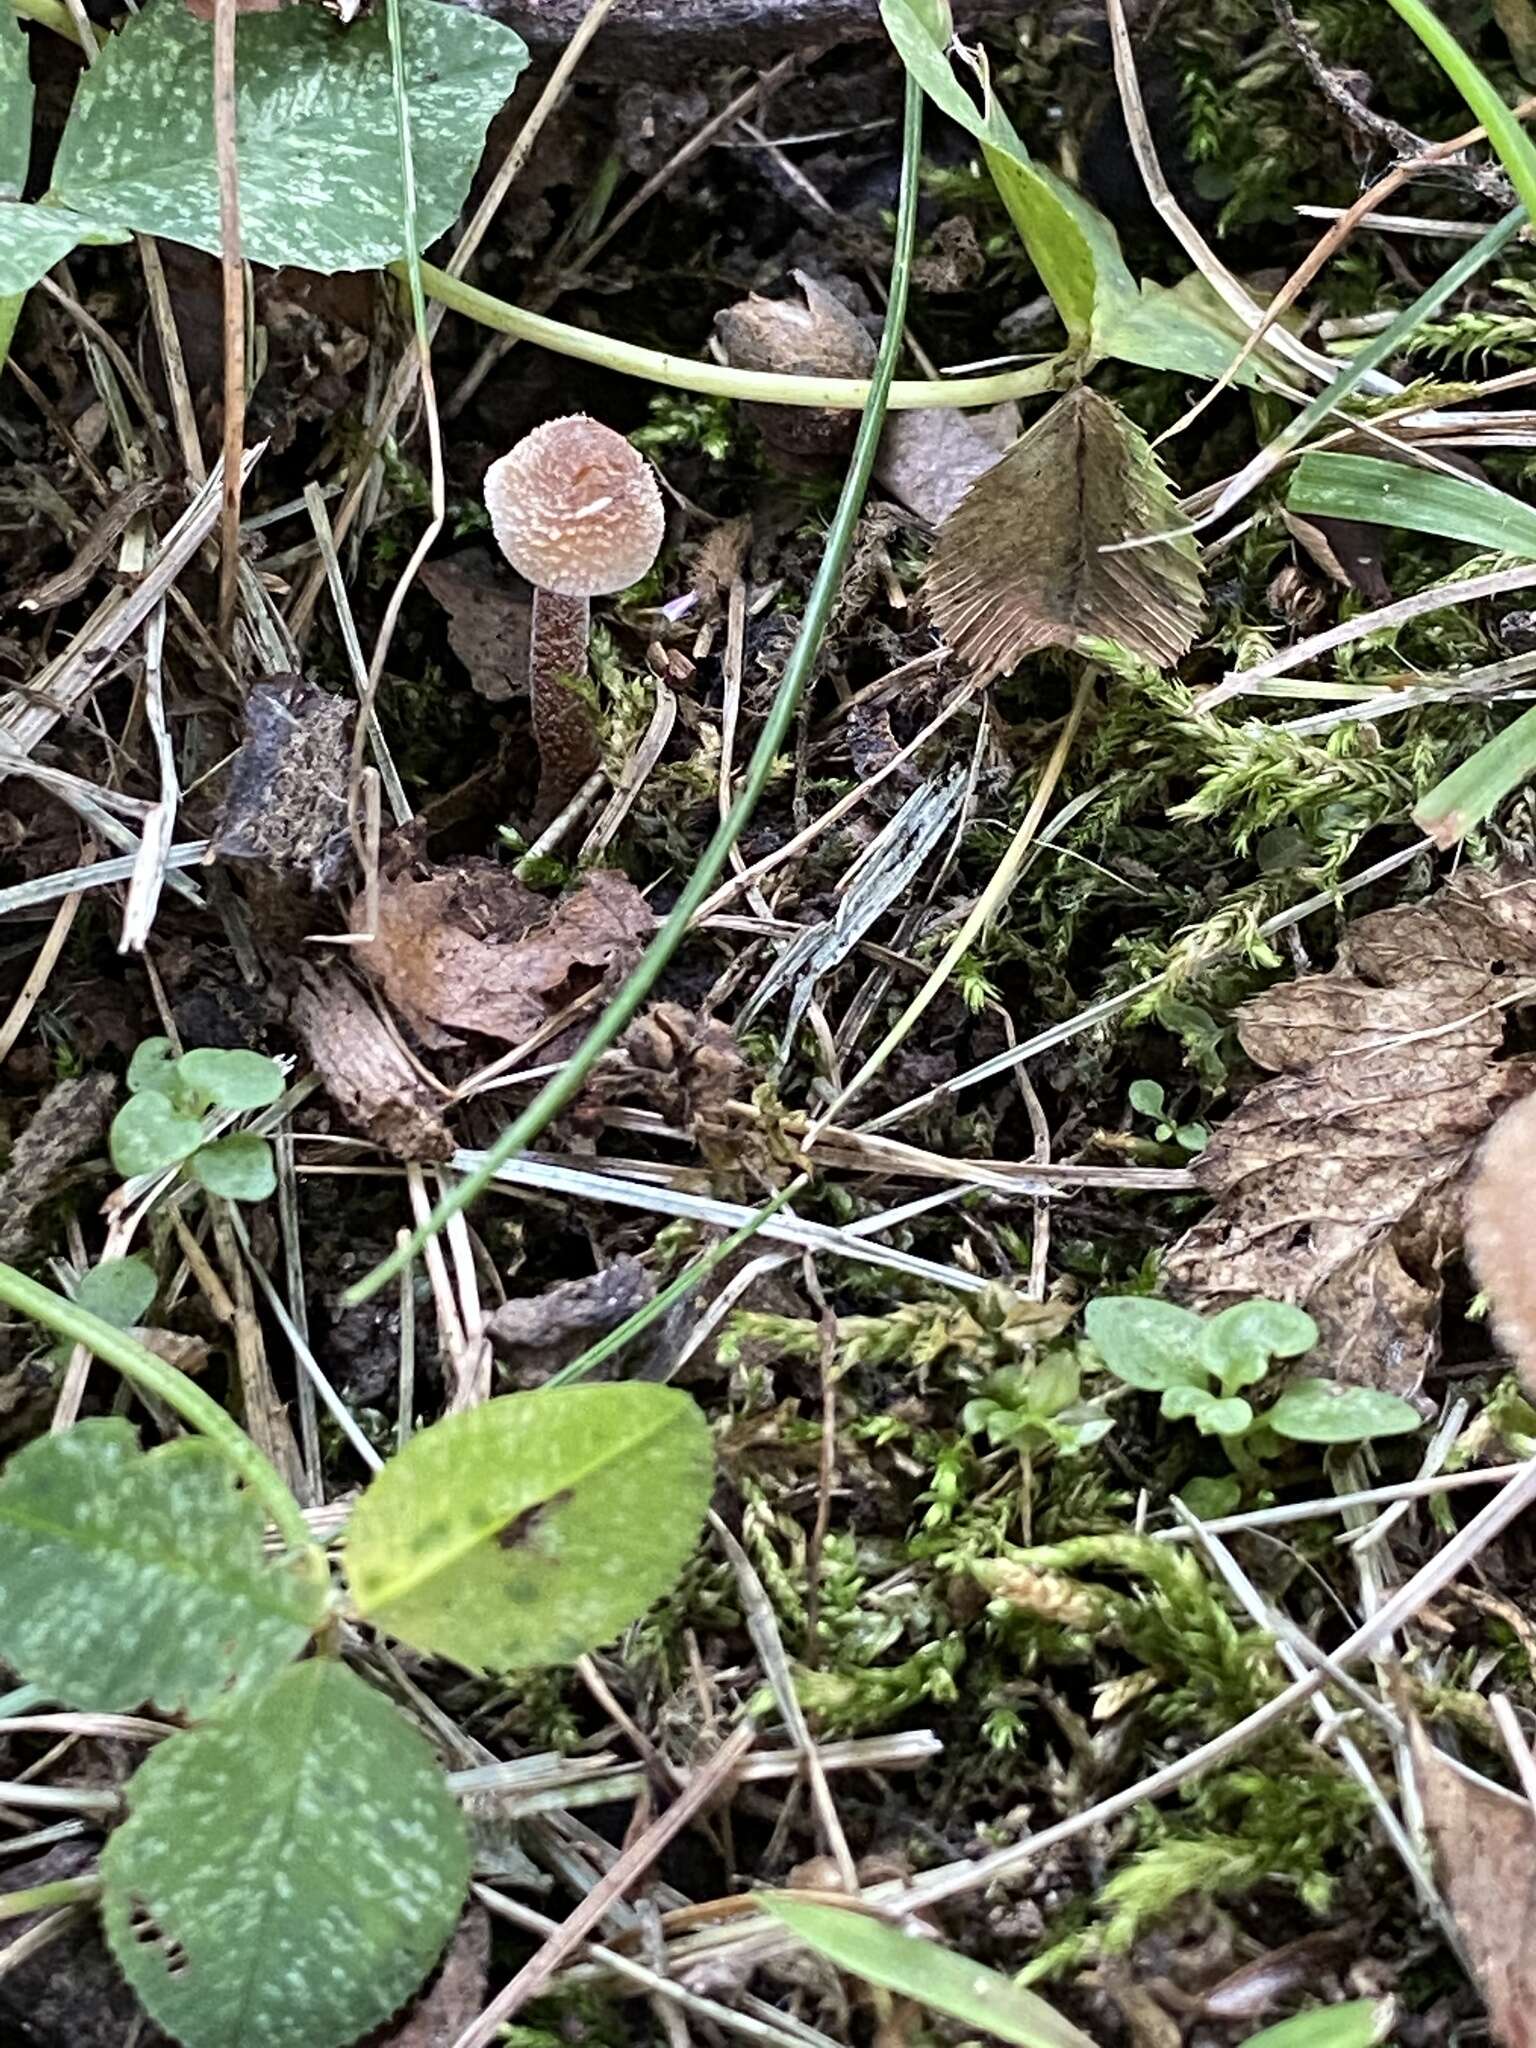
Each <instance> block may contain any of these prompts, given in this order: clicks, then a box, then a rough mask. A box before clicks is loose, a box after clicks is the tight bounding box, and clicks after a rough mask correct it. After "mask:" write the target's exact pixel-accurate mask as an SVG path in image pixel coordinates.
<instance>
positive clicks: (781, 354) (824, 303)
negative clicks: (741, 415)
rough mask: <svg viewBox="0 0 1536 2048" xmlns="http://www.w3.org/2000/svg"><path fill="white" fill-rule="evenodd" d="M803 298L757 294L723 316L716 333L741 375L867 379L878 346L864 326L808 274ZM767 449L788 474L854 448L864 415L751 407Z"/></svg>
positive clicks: (803, 274)
mask: <svg viewBox="0 0 1536 2048" xmlns="http://www.w3.org/2000/svg"><path fill="white" fill-rule="evenodd" d="M793 276H794V280H795V283H796V284H797V285H798V286H799V287H800V297H799V298H798V299H765V298H763V297H762V296H761V295H760V294H759V293H757V292H753V293H752V295H751V296H750V297H749V298H746V299H743V300H742V301H741V302H740V304H738V305H735V306H727V307H726V308H725V309H724V311H723V312H720V313H717V314H716V315H715V332H716V333H717V334H718V335H719V337H720V344H721V346H722V348H723V349H724V350H725V356H726V361H727V362H728V363H730V364H731V366H732V367H733V368H734V369H739V370H764V371H768V372H771V373H772V374H773V375H775V376H780V377H867V376H868V375H869V373H870V371H871V370H872V369H873V367H874V362H875V344H874V342H873V341H872V340H871V339H870V337H869V334H868V333H867V331H866V330H865V328H864V326H863V323H862V322H861V321H860V320H859V319H858V318H857V317H856V316H855V315H854V314H852V313H851V312H849V310H848V308H847V306H845V305H844V303H843V301H842V300H841V299H840V298H838V297H837V296H836V294H835V293H833V292H831V291H829V290H828V289H827V287H826V286H825V285H824V284H819V283H818V282H817V281H816V279H815V278H814V277H812V276H811V275H810V273H809V272H808V271H804V270H797V271H795V272H793ZM743 411H744V412H745V413H746V414H747V415H748V416H749V417H750V418H751V419H752V420H753V421H754V422H755V423H756V425H757V428H758V431H759V432H760V433H761V435H762V437H763V443H764V446H765V447H766V448H767V449H768V451H769V453H770V454H772V455H774V456H776V457H777V458H778V459H779V460H780V462H781V463H783V464H784V465H785V466H786V467H787V468H790V469H798V468H801V467H804V466H805V464H806V462H807V459H809V460H810V461H812V462H815V461H816V460H817V459H819V458H820V457H822V456H825V455H839V454H845V453H846V452H847V450H848V449H850V448H851V447H852V446H853V438H854V435H855V434H856V433H857V432H858V427H859V416H858V414H857V413H856V412H848V411H845V410H843V409H842V408H839V407H834V406H827V407H817V406H801V405H748V406H744V407H743Z"/></svg>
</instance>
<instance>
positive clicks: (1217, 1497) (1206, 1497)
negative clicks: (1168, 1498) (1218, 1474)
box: [1179, 1479, 1243, 1522]
mask: <svg viewBox="0 0 1536 2048" xmlns="http://www.w3.org/2000/svg"><path fill="white" fill-rule="evenodd" d="M1242 1498H1243V1489H1242V1484H1241V1482H1240V1481H1239V1480H1236V1479H1190V1480H1187V1481H1186V1482H1185V1484H1184V1485H1183V1487H1181V1488H1180V1491H1179V1499H1180V1500H1181V1501H1183V1503H1184V1505H1185V1507H1187V1508H1188V1509H1189V1512H1190V1513H1191V1514H1192V1515H1198V1516H1199V1517H1200V1519H1201V1521H1202V1522H1214V1521H1217V1520H1218V1519H1219V1518H1220V1517H1221V1516H1222V1515H1231V1514H1235V1513H1236V1512H1237V1510H1238V1508H1239V1507H1240V1506H1241V1504H1242Z"/></svg>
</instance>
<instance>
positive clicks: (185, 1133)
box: [111, 1038, 283, 1202]
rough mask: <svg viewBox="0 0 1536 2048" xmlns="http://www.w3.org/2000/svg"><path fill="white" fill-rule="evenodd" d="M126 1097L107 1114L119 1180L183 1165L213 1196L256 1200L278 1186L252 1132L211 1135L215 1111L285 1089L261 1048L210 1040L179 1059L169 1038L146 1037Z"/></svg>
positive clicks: (269, 1098) (268, 1099) (265, 1102)
mask: <svg viewBox="0 0 1536 2048" xmlns="http://www.w3.org/2000/svg"><path fill="white" fill-rule="evenodd" d="M128 1090H129V1093H128V1100H127V1101H126V1102H125V1103H124V1104H123V1106H122V1108H121V1109H120V1110H119V1111H118V1112H117V1115H116V1116H115V1117H114V1118H113V1119H112V1136H111V1149H112V1164H113V1165H114V1166H115V1167H116V1168H117V1170H118V1172H119V1173H120V1174H121V1175H122V1176H123V1178H124V1180H132V1179H134V1178H136V1177H137V1176H139V1175H141V1174H153V1173H164V1172H165V1171H166V1170H167V1168H170V1167H178V1166H185V1168H186V1170H187V1172H188V1173H190V1174H191V1176H192V1178H193V1179H194V1180H196V1181H199V1182H200V1183H201V1184H202V1186H204V1187H205V1188H206V1189H207V1190H208V1192H209V1193H210V1194H212V1195H223V1196H224V1197H226V1199H227V1200H229V1201H231V1202H262V1201H265V1200H266V1198H267V1197H268V1196H269V1195H270V1194H271V1193H272V1191H273V1189H274V1188H275V1187H276V1186H277V1175H276V1172H275V1171H274V1168H273V1165H272V1147H271V1146H270V1145H269V1144H268V1143H267V1141H266V1139H265V1138H263V1137H262V1136H261V1135H260V1134H259V1133H258V1132H256V1131H232V1132H231V1133H230V1134H229V1136H228V1137H224V1138H210V1137H209V1135H208V1121H209V1118H210V1115H211V1114H212V1112H214V1111H215V1110H221V1111H223V1112H225V1113H226V1114H230V1113H233V1114H235V1115H240V1114H242V1113H243V1112H245V1111H247V1110H252V1109H266V1108H267V1107H268V1106H269V1105H270V1104H272V1103H274V1102H276V1100H277V1098H278V1097H279V1095H281V1094H282V1092H283V1070H282V1068H281V1067H280V1066H279V1065H278V1063H277V1061H276V1060H269V1059H268V1058H267V1057H266V1056H265V1054H263V1053H259V1052H220V1051H219V1050H217V1049H216V1048H215V1047H212V1046H202V1047H199V1048H198V1049H197V1050H196V1051H195V1052H185V1053H183V1054H182V1055H181V1057H180V1058H179V1059H178V1058H176V1057H175V1056H174V1054H173V1053H172V1050H171V1042H170V1040H169V1039H168V1038H146V1039H145V1040H144V1042H143V1044H142V1045H140V1046H139V1047H137V1049H136V1050H135V1052H134V1055H133V1058H132V1059H131V1060H130V1061H129V1062H128Z"/></svg>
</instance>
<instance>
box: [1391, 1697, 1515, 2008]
mask: <svg viewBox="0 0 1536 2048" xmlns="http://www.w3.org/2000/svg"><path fill="white" fill-rule="evenodd" d="M1410 1735H1411V1739H1412V1744H1413V1762H1414V1772H1415V1775H1416V1776H1417V1778H1418V1782H1419V1798H1420V1800H1421V1801H1422V1803H1423V1808H1424V1824H1425V1828H1426V1830H1427V1831H1428V1834H1429V1839H1430V1844H1431V1847H1432V1848H1433V1850H1434V1856H1435V1871H1436V1875H1437V1876H1438V1877H1439V1880H1440V1883H1441V1886H1442V1888H1443V1890H1444V1892H1445V1895H1446V1899H1447V1902H1448V1903H1449V1905H1450V1908H1451V1912H1452V1913H1453V1914H1454V1916H1455V1919H1456V1924H1457V1926H1458V1927H1459V1928H1460V1930H1461V1937H1462V1944H1463V1947H1464V1948H1465V1950H1466V1954H1467V1959H1468V1961H1469V1962H1470V1964H1471V1966H1472V1971H1473V1974H1474V1976H1475V1977H1476V1979H1477V1982H1478V1985H1479V1988H1480V1989H1481V1991H1482V1994H1483V1998H1484V2000H1485V2001H1486V2003H1487V2007H1488V2025H1489V2035H1490V2039H1491V2040H1492V2041H1493V2043H1494V2044H1495V2048H1536V1948H1533V1946H1532V1943H1531V1927H1532V1925H1533V1924H1536V1812H1533V1811H1532V1809H1531V1805H1530V1802H1529V1800H1526V1799H1521V1798H1519V1797H1517V1796H1516V1795H1515V1794H1514V1793H1511V1792H1501V1791H1499V1790H1498V1789H1497V1788H1496V1787H1495V1786H1492V1785H1489V1784H1487V1783H1486V1782H1479V1781H1477V1780H1475V1779H1474V1778H1473V1777H1472V1776H1471V1775H1470V1774H1469V1773H1467V1772H1465V1771H1461V1770H1458V1769H1457V1767H1456V1766H1455V1765H1454V1764H1453V1763H1451V1762H1450V1761H1449V1760H1448V1759H1447V1758H1446V1757H1445V1756H1444V1755H1442V1753H1441V1752H1440V1751H1439V1750H1438V1749H1436V1748H1435V1747H1434V1746H1433V1744H1432V1743H1431V1742H1430V1741H1429V1738H1428V1737H1427V1736H1426V1735H1425V1733H1424V1730H1423V1728H1422V1727H1420V1726H1419V1725H1418V1723H1417V1722H1415V1723H1413V1724H1412V1726H1411V1729H1410Z"/></svg>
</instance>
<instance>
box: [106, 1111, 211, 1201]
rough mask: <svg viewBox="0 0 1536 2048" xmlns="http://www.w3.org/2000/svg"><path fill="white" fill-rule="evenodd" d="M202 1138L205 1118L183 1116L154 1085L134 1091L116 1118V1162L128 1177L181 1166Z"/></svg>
mask: <svg viewBox="0 0 1536 2048" xmlns="http://www.w3.org/2000/svg"><path fill="white" fill-rule="evenodd" d="M202 1142H203V1126H202V1123H201V1120H200V1119H199V1118H197V1117H195V1116H183V1115H182V1114H181V1112H180V1110H178V1109H176V1108H175V1107H174V1106H173V1105H172V1104H171V1102H170V1101H169V1100H168V1099H167V1097H165V1096H164V1095H160V1094H158V1093H156V1091H155V1090H154V1089H147V1090H146V1091H145V1093H144V1094H142V1095H130V1096H129V1098H128V1100H127V1101H126V1102H125V1103H124V1104H123V1106H122V1108H121V1109H120V1110H119V1111H118V1112H117V1115H116V1116H115V1117H113V1119H112V1137H111V1151H112V1164H113V1165H114V1166H115V1167H116V1168H117V1170H118V1172H119V1173H120V1174H121V1175H122V1176H123V1179H124V1180H131V1179H132V1178H133V1177H134V1175H135V1174H139V1173H160V1172H162V1171H163V1170H164V1169H165V1168H166V1167H167V1166H179V1165H180V1164H181V1162H182V1160H183V1159H190V1158H191V1156H192V1154H193V1153H194V1152H195V1151H196V1150H197V1148H198V1146H199V1145H200V1144H201V1143H202Z"/></svg>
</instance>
